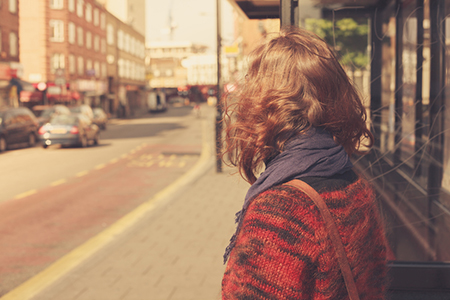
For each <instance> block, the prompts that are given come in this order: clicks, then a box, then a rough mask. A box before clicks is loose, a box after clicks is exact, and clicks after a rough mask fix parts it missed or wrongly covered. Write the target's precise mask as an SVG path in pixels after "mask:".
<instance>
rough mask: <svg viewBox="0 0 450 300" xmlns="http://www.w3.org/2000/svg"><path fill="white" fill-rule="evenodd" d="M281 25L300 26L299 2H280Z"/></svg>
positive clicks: (294, 0) (290, 0) (286, 0)
mask: <svg viewBox="0 0 450 300" xmlns="http://www.w3.org/2000/svg"><path fill="white" fill-rule="evenodd" d="M280 25H281V27H283V26H286V25H294V26H298V25H299V12H298V0H280Z"/></svg>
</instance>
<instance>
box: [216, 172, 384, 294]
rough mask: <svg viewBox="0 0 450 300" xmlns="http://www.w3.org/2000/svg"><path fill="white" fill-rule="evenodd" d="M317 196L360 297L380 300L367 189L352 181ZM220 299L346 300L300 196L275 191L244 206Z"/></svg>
mask: <svg viewBox="0 0 450 300" xmlns="http://www.w3.org/2000/svg"><path fill="white" fill-rule="evenodd" d="M321 196H322V197H323V199H324V201H325V203H326V204H327V206H328V208H329V209H330V212H331V215H332V216H333V217H334V219H335V222H336V226H337V227H338V230H339V233H340V235H341V238H342V241H343V244H344V247H345V251H346V253H347V257H348V259H349V262H350V266H351V269H352V272H353V275H354V278H355V282H356V286H357V288H358V292H359V295H360V298H361V300H363V299H384V292H385V285H386V282H385V278H386V271H387V270H386V241H385V236H384V231H383V226H382V224H381V222H380V217H379V212H378V208H377V206H376V204H375V203H374V198H375V197H374V194H373V191H372V189H371V188H370V186H369V184H368V183H367V182H366V181H365V180H363V179H358V180H357V181H355V182H353V183H351V184H350V185H348V186H346V187H345V188H343V189H340V190H336V191H331V192H322V193H321ZM222 299H348V294H347V291H346V288H345V283H344V279H343V277H342V276H341V273H340V269H339V265H338V263H337V260H336V258H335V252H334V248H333V246H332V244H331V241H330V240H329V238H328V237H327V233H326V231H325V226H324V222H323V219H322V216H321V214H320V212H319V210H318V208H317V207H316V206H315V204H314V202H313V201H312V200H311V199H310V198H309V197H308V196H306V195H305V194H304V193H303V192H302V191H300V190H298V189H296V188H294V187H291V186H286V185H283V186H276V187H273V188H271V189H270V190H268V191H266V192H263V193H261V194H260V195H259V196H257V197H256V198H255V199H254V200H253V201H252V202H251V204H250V205H249V207H248V209H247V211H246V213H245V216H244V219H243V223H242V227H241V229H240V231H239V233H238V235H237V238H236V244H235V247H234V248H233V250H232V252H231V254H230V258H229V260H228V264H227V267H226V271H225V274H224V277H223V281H222Z"/></svg>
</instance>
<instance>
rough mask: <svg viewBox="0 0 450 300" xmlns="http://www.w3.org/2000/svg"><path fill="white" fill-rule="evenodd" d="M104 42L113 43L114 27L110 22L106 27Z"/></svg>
mask: <svg viewBox="0 0 450 300" xmlns="http://www.w3.org/2000/svg"><path fill="white" fill-rule="evenodd" d="M106 42H107V43H108V45H114V27H113V26H112V25H111V24H108V26H107V27H106Z"/></svg>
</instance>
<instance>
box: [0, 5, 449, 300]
mask: <svg viewBox="0 0 450 300" xmlns="http://www.w3.org/2000/svg"><path fill="white" fill-rule="evenodd" d="M449 16H450V0H435V1H434V0H433V1H431V0H417V1H406V0H401V1H398V0H334V1H328V0H302V1H300V0H167V1H161V0H0V249H1V251H0V299H2V300H10V299H18V300H25V299H43V300H49V299H55V300H56V299H58V300H59V299H62V300H66V299H68V300H70V299H86V300H91V299H95V300H96V299H108V300H109V299H157V300H159V299H164V300H165V299H182V300H186V299H196V300H198V299H200V300H203V299H218V298H219V297H220V296H219V293H220V281H221V277H222V275H223V270H224V266H223V265H222V254H223V251H224V249H225V247H226V245H227V243H228V239H229V238H230V237H231V235H232V233H233V232H234V214H235V213H236V212H237V211H238V210H239V209H240V208H241V205H242V203H243V199H244V196H245V193H246V190H247V189H248V184H247V183H245V182H244V181H243V180H242V179H240V177H239V175H238V174H236V170H234V169H232V168H229V167H227V166H226V165H225V164H223V163H222V162H221V161H220V160H218V159H217V155H216V154H217V152H220V148H221V144H220V138H221V136H222V131H221V130H222V128H221V126H222V124H221V123H220V119H221V117H222V113H223V111H222V107H221V106H220V105H217V104H218V99H220V98H221V97H222V96H223V95H224V94H226V93H228V92H230V91H233V90H234V89H235V88H236V85H237V84H239V83H240V82H242V81H241V80H242V79H243V78H244V77H245V74H246V64H247V59H248V55H249V53H250V52H251V50H252V49H253V48H254V47H255V46H256V45H258V44H259V43H260V42H263V41H264V40H266V39H267V38H268V37H271V36H272V35H273V34H276V33H277V32H278V31H279V29H280V26H282V25H294V26H300V27H304V28H306V29H308V30H310V31H313V32H314V33H316V34H317V35H319V36H320V37H321V38H323V39H324V40H325V41H326V42H327V43H328V44H329V45H330V47H332V48H333V49H334V51H335V53H336V56H337V57H338V59H339V61H340V63H341V64H342V66H343V68H344V70H345V71H346V73H347V75H348V77H349V78H350V79H351V80H352V81H353V83H354V86H355V87H356V89H357V90H358V91H359V93H360V94H361V98H362V100H363V103H364V106H365V107H366V111H367V114H368V120H367V124H368V126H369V127H370V129H371V131H372V133H373V134H374V136H375V144H374V145H373V146H372V148H371V149H365V148H364V150H370V151H369V152H368V154H367V155H365V156H362V157H359V156H358V157H352V159H353V162H354V165H355V169H356V170H357V171H358V173H360V174H361V175H362V176H365V177H366V178H367V179H368V180H369V181H370V182H371V183H372V184H373V186H374V188H375V190H376V192H377V197H378V200H379V203H380V208H381V209H382V212H383V216H384V221H385V227H386V232H387V234H388V239H389V243H390V246H391V248H392V251H393V253H394V255H395V257H396V260H395V261H394V262H392V264H391V265H390V267H391V269H392V270H393V271H392V280H391V285H390V290H391V291H392V295H393V297H392V298H391V299H427V300H428V299H449V298H448V297H449V296H448V295H447V294H441V292H442V291H450V264H449V263H448V262H449V261H450V251H449V249H450V242H449V241H450V240H449V239H448V236H449V234H450V130H448V129H449V128H450V114H449V111H450V110H448V109H445V107H446V106H447V105H450V92H449V91H450V89H449V87H450V64H449V63H448V62H449V61H450V51H449V49H450V46H449V45H450V34H449V32H450V17H449ZM336 101H339V99H336ZM421 293H422V294H421ZM396 297H397V298H396ZM433 297H436V298H433Z"/></svg>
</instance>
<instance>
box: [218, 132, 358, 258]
mask: <svg viewBox="0 0 450 300" xmlns="http://www.w3.org/2000/svg"><path fill="white" fill-rule="evenodd" d="M352 167H353V165H352V163H351V161H350V158H349V156H348V154H347V152H345V150H344V147H342V146H341V145H338V144H336V142H335V141H334V139H333V136H332V135H331V134H330V133H329V132H328V131H326V130H324V129H321V128H317V127H312V128H311V129H310V130H308V131H307V132H306V133H305V134H301V135H297V136H295V137H293V138H292V139H291V140H289V141H288V142H287V143H286V146H285V150H284V151H283V152H281V153H280V154H278V155H277V156H275V157H274V158H273V159H272V160H270V161H269V162H268V163H267V165H266V170H265V171H264V172H263V173H261V175H260V176H259V178H258V179H257V180H256V181H255V182H254V183H253V184H252V186H251V187H250V188H249V190H248V192H247V195H246V196H245V201H244V205H243V207H242V210H241V211H239V212H238V213H237V214H236V223H237V224H238V225H237V229H236V232H235V233H234V235H233V236H232V238H231V240H230V244H229V245H228V247H227V248H226V250H225V254H224V263H225V262H226V261H227V259H228V256H229V254H230V252H231V250H232V249H233V247H234V244H235V240H236V235H237V233H238V231H239V229H240V226H241V223H242V219H243V215H244V214H245V211H246V210H247V207H248V206H249V205H250V202H251V201H252V200H253V199H254V198H255V197H256V196H257V195H259V194H260V193H262V192H264V191H266V190H268V189H270V188H271V187H273V186H276V185H280V184H283V183H285V182H288V181H290V180H292V179H301V178H303V177H310V176H314V177H331V176H333V175H336V174H342V173H345V172H346V171H348V170H350V169H351V168H352Z"/></svg>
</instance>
